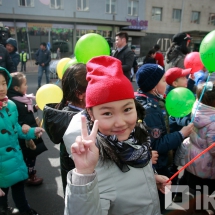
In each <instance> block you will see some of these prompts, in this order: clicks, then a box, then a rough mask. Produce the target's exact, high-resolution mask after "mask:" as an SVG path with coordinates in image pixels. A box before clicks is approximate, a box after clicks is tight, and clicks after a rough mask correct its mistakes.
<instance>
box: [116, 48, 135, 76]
mask: <svg viewBox="0 0 215 215" xmlns="http://www.w3.org/2000/svg"><path fill="white" fill-rule="evenodd" d="M113 57H115V58H117V59H119V60H120V61H121V62H122V70H123V73H124V75H125V76H126V77H127V78H128V79H129V80H130V75H131V68H132V66H133V62H134V52H132V51H131V49H130V48H128V45H126V46H125V47H123V49H122V50H121V51H120V52H118V51H116V52H115V53H114V55H113Z"/></svg>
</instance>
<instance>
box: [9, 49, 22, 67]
mask: <svg viewBox="0 0 215 215" xmlns="http://www.w3.org/2000/svg"><path fill="white" fill-rule="evenodd" d="M10 57H11V59H12V61H13V65H14V67H15V70H16V71H17V66H18V65H19V62H20V56H19V54H18V52H12V53H10Z"/></svg>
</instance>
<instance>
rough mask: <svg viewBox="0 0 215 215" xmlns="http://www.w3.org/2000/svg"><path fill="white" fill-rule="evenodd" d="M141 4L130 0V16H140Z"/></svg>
mask: <svg viewBox="0 0 215 215" xmlns="http://www.w3.org/2000/svg"><path fill="white" fill-rule="evenodd" d="M138 4H139V2H138V1H136V0H128V15H130V16H138V8H139V6H138Z"/></svg>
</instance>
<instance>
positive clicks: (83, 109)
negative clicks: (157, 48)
mask: <svg viewBox="0 0 215 215" xmlns="http://www.w3.org/2000/svg"><path fill="white" fill-rule="evenodd" d="M190 39H191V38H190V37H189V35H186V34H184V33H181V34H177V35H175V36H174V38H173V45H172V46H171V47H170V49H169V50H168V52H167V59H166V65H165V66H160V65H158V64H157V63H156V62H154V63H151V62H147V63H145V64H144V65H142V66H141V67H140V68H139V69H138V71H137V73H136V82H137V85H138V90H137V92H135V93H134V90H133V87H132V84H131V82H130V81H129V80H128V79H127V78H126V76H124V74H123V71H122V68H121V62H120V61H119V60H118V59H116V58H113V57H109V56H100V57H95V58H92V59H91V60H90V61H89V62H88V63H87V64H86V65H85V64H80V63H79V64H76V65H73V66H71V67H70V68H68V69H67V71H66V72H65V74H64V76H63V79H62V90H63V99H62V101H61V102H60V103H59V104H50V105H47V106H46V107H45V109H44V128H45V130H46V131H47V134H48V136H49V137H50V139H51V140H52V141H53V142H54V143H55V144H59V143H60V156H59V157H60V164H61V176H62V184H63V190H64V195H65V211H64V214H65V215H78V214H80V215H83V214H84V215H88V214H89V215H97V214H98V215H101V214H102V215H113V214H122V215H124V214H135V215H141V214H153V215H157V214H161V213H164V214H165V213H166V212H165V187H169V186H170V184H172V185H177V184H179V185H180V184H185V185H188V186H189V187H190V189H192V190H194V191H195V190H196V186H197V185H199V186H200V187H201V189H202V190H203V186H204V185H207V186H208V188H209V192H208V194H211V193H213V191H214V190H215V185H214V184H215V183H214V182H215V170H214V166H215V160H214V156H215V149H214V148H212V149H211V150H209V151H208V152H207V153H206V154H205V155H204V156H203V157H200V158H199V159H197V160H196V161H195V162H194V163H193V164H191V165H190V166H188V167H187V168H186V169H185V171H184V175H183V177H182V179H180V180H178V178H177V177H175V179H173V180H172V181H171V182H169V183H167V180H168V179H169V178H170V177H171V176H172V175H173V174H174V173H175V172H176V171H178V166H177V165H175V163H174V157H175V152H176V150H177V149H178V147H180V146H181V144H184V145H186V150H187V151H186V153H185V155H184V159H185V161H186V163H188V162H189V161H190V160H192V159H193V158H194V157H195V156H196V155H198V154H199V153H201V152H202V151H203V150H204V149H206V148H207V147H209V146H210V145H211V144H212V143H213V142H215V86H214V83H213V82H208V83H205V82H204V81H205V80H206V74H207V73H205V71H204V70H205V68H202V69H203V71H204V73H203V72H201V71H200V73H199V75H193V74H192V69H184V68H183V66H181V65H182V61H183V59H184V56H185V55H186V54H187V51H188V50H187V46H188V44H189V41H190ZM154 54H155V53H154ZM170 64H171V65H170ZM164 67H165V68H166V70H165V68H164ZM200 76H201V77H200ZM203 76H204V77H203ZM196 82H198V83H196ZM167 84H168V85H167ZM177 87H185V88H188V89H189V90H191V91H192V92H193V93H194V94H195V95H196V102H195V104H194V106H193V110H192V113H191V114H189V115H187V116H184V117H182V118H177V117H174V116H169V115H168V113H167V111H166V109H165V97H164V95H165V94H168V93H169V92H170V91H171V90H174V88H177ZM203 92H204V94H203V95H202V93H203ZM8 98H9V99H8ZM33 99H34V96H33V95H28V94H27V79H26V77H25V75H24V74H23V73H21V72H16V73H13V74H9V73H8V71H7V70H6V69H4V68H0V130H1V134H0V136H1V145H0V156H1V159H0V164H1V169H0V188H1V189H0V214H1V215H7V214H12V213H13V214H15V213H14V211H13V212H12V209H11V208H10V207H9V206H8V202H7V194H8V191H9V188H10V187H11V190H12V194H13V195H12V196H13V200H14V203H15V205H16V207H17V209H18V210H19V214H21V215H36V214H38V213H37V212H36V211H35V210H33V209H32V208H31V207H30V205H29V204H28V202H27V200H26V197H25V192H24V184H25V181H27V184H31V185H39V184H41V183H42V181H43V179H42V178H38V177H37V176H36V170H35V169H34V166H35V162H36V157H37V156H38V155H39V154H41V153H42V152H44V151H46V150H47V148H46V146H45V144H44V142H43V139H42V138H41V134H42V132H43V131H44V130H43V129H42V128H40V127H37V124H36V121H35V116H34V112H36V111H37V109H38V107H37V105H33V101H32V100H33ZM74 116H75V117H74ZM191 117H193V119H194V120H193V121H192V119H191ZM59 119H60V120H59ZM59 124H61V126H59ZM71 125H76V126H75V127H74V126H73V127H72V126H71ZM20 148H21V150H20ZM9 165H10V168H8V166H9ZM175 192H177V191H176V190H175ZM194 193H195V192H194ZM134 194H135V195H134ZM176 196H177V193H176ZM201 197H202V198H204V195H203V194H202V196H201ZM194 198H195V197H194ZM195 207H196V205H195V204H194V206H193V211H192V213H194V212H196V210H195V209H196V208H195ZM213 210H214V209H213ZM190 213H191V212H189V213H187V214H190ZM200 214H203V211H202V210H201V213H200Z"/></svg>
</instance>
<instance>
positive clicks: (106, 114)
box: [102, 112, 111, 116]
mask: <svg viewBox="0 0 215 215" xmlns="http://www.w3.org/2000/svg"><path fill="white" fill-rule="evenodd" d="M102 115H105V116H111V113H110V112H105V113H103V114H102Z"/></svg>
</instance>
